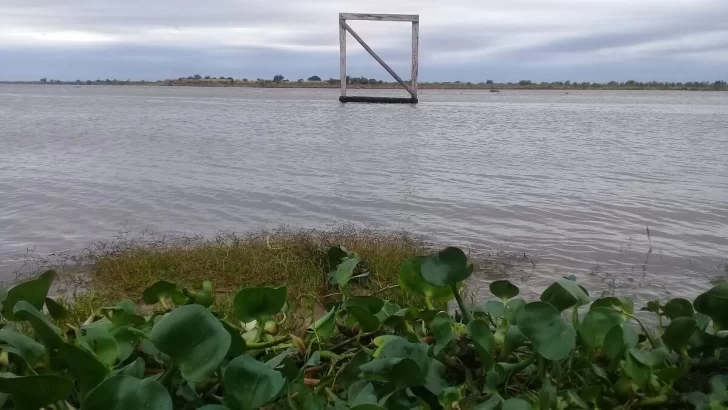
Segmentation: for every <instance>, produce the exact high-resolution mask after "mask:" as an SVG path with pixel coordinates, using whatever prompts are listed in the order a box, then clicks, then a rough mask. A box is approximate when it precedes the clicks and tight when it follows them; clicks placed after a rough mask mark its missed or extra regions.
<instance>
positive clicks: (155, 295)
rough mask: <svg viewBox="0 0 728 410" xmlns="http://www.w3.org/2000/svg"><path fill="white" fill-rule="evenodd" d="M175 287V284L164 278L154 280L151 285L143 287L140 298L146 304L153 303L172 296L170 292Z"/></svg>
mask: <svg viewBox="0 0 728 410" xmlns="http://www.w3.org/2000/svg"><path fill="white" fill-rule="evenodd" d="M176 289H177V285H175V284H174V283H171V282H167V281H166V280H160V281H157V282H154V284H152V286H150V287H148V288H146V289H144V292H143V293H142V300H144V303H146V304H147V305H153V304H155V303H158V302H159V301H161V300H162V299H165V298H168V297H171V296H172V293H173V292H174V291H175V290H176Z"/></svg>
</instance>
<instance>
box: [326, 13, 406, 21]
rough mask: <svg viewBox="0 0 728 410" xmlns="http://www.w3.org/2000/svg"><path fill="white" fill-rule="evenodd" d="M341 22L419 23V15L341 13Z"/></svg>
mask: <svg viewBox="0 0 728 410" xmlns="http://www.w3.org/2000/svg"><path fill="white" fill-rule="evenodd" d="M339 20H371V21H409V22H419V21H420V16H419V15H417V14H362V13H339Z"/></svg>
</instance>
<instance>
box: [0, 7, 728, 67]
mask: <svg viewBox="0 0 728 410" xmlns="http://www.w3.org/2000/svg"><path fill="white" fill-rule="evenodd" d="M339 11H375V12H393V13H419V14H420V16H421V20H422V23H421V64H420V66H421V78H422V79H423V80H454V79H462V80H463V81H481V80H484V77H483V76H485V75H488V76H489V77H496V76H501V78H497V77H496V78H495V79H497V80H501V81H511V80H516V79H517V78H531V79H534V80H537V81H540V80H547V79H552V78H556V79H565V77H564V76H565V75H567V73H572V74H571V75H575V76H582V77H587V78H586V80H599V79H602V78H614V79H625V78H630V77H636V76H637V75H636V74H640V75H643V76H645V78H644V79H645V80H649V79H653V78H654V79H664V80H671V79H673V80H676V81H679V80H687V79H716V78H726V77H728V72H727V71H728V70H726V68H725V67H726V66H728V44H727V43H728V31H727V30H728V26H726V22H727V21H728V5H727V4H726V3H725V0H672V1H670V2H665V1H663V0H642V1H639V2H636V1H634V0H588V1H585V0H510V1H508V2H498V3H492V2H490V3H486V2H482V0H450V1H447V2H442V1H436V0H401V1H397V2H392V1H384V0H370V1H369V2H368V3H367V4H366V10H362V4H361V2H359V1H354V0H340V1H336V2H334V1H330V0H310V1H306V2H302V1H300V0H266V1H263V0H211V1H209V2H199V1H191V0H144V1H142V0H126V1H124V2H120V1H118V0H95V1H88V0H66V1H64V2H59V1H57V0H3V1H2V2H0V80H2V79H35V78H36V77H39V76H50V77H64V78H72V79H75V77H83V78H86V77H91V78H96V77H106V76H108V75H110V76H116V77H119V78H124V77H129V78H146V79H154V78H160V77H174V76H181V75H189V74H191V73H194V72H202V73H203V74H208V73H209V74H210V75H213V74H216V75H236V76H247V77H256V76H266V77H270V76H271V75H272V73H274V72H282V73H283V74H285V75H287V76H289V77H297V76H301V77H303V76H306V75H308V74H307V73H309V72H317V73H326V74H324V75H325V76H332V77H336V76H337V73H336V71H337V61H338V36H337V27H336V22H337V13H338V12H339ZM352 26H353V27H354V28H355V29H356V30H357V31H358V32H359V33H360V34H361V35H362V37H364V38H365V39H366V40H367V41H368V42H369V43H370V44H371V45H372V47H373V48H375V49H376V50H377V51H378V52H380V54H382V55H383V56H384V57H385V58H386V59H387V60H388V61H391V63H392V65H393V66H396V68H398V69H400V70H402V71H405V72H406V66H407V64H408V58H409V56H408V52H409V41H410V38H409V28H408V27H407V25H406V24H402V23H399V24H397V23H370V22H352ZM349 51H350V65H351V66H352V73H356V72H357V71H358V72H361V73H362V74H361V75H366V76H377V77H380V78H383V77H384V76H385V75H386V74H384V72H383V70H381V68H379V67H377V66H376V64H375V63H373V62H372V61H371V59H370V58H369V57H368V56H367V55H366V54H365V53H364V52H363V50H361V49H360V48H359V47H358V45H356V43H355V42H354V41H353V39H350V40H349ZM664 64H669V65H670V69H669V70H666V69H665V68H664V67H662V65H664ZM575 67H576V68H575ZM205 70H209V71H205ZM606 70H610V71H609V72H607V71H606ZM630 70H631V72H634V73H636V74H634V75H630V74H629V73H628V71H630ZM213 71H216V72H213ZM650 72H652V73H653V74H652V77H651V76H650V74H649V73H650ZM490 74H494V75H490ZM318 75H321V74H318ZM620 76H621V77H622V78H620ZM698 77H699V78H698ZM574 79H576V78H574Z"/></svg>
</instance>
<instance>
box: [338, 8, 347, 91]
mask: <svg viewBox="0 0 728 410" xmlns="http://www.w3.org/2000/svg"><path fill="white" fill-rule="evenodd" d="M344 24H346V23H345V22H344V19H342V18H339V65H340V67H339V79H340V80H339V82H340V83H341V96H342V97H346V29H345V28H344Z"/></svg>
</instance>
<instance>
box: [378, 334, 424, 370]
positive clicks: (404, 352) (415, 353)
mask: <svg viewBox="0 0 728 410" xmlns="http://www.w3.org/2000/svg"><path fill="white" fill-rule="evenodd" d="M428 350H429V349H428V346H427V345H426V344H424V343H410V342H408V341H407V340H405V339H395V340H392V341H389V342H387V343H384V344H383V345H382V346H380V347H379V349H377V358H378V359H400V358H408V359H410V360H412V361H413V362H415V363H416V364H417V366H418V367H419V368H420V373H422V374H423V375H426V374H427V370H428V368H429V357H428V354H427V353H428Z"/></svg>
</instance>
